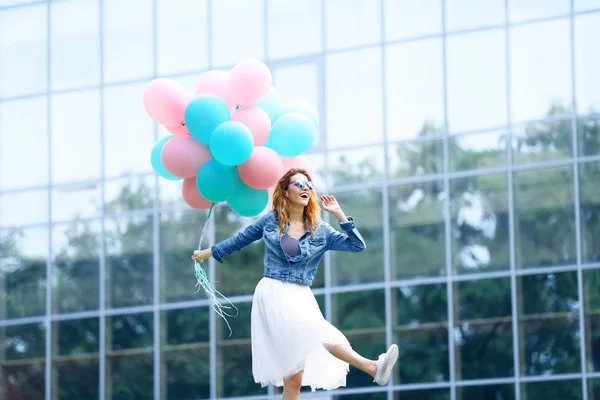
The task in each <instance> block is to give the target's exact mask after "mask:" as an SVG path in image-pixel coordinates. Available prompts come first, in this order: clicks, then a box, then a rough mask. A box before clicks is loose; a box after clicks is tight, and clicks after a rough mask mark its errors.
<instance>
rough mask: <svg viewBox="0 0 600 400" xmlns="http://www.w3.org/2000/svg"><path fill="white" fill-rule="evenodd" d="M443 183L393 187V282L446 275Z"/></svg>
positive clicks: (391, 236) (391, 189)
mask: <svg viewBox="0 0 600 400" xmlns="http://www.w3.org/2000/svg"><path fill="white" fill-rule="evenodd" d="M443 188H444V184H443V182H442V181H432V182H423V183H418V184H411V185H399V186H392V187H390V245H391V251H392V257H391V258H392V279H405V278H412V277H419V276H441V275H445V274H446V267H445V265H446V256H445V245H444V240H445V237H446V234H445V227H444V217H443V215H442V210H443V198H444V197H445V193H444V192H443V190H444V189H443Z"/></svg>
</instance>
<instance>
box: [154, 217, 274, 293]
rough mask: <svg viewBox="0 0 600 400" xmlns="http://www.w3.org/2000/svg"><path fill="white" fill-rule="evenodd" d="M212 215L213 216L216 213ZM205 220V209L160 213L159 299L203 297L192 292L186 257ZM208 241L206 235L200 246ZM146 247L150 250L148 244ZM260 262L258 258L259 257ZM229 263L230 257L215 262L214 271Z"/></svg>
mask: <svg viewBox="0 0 600 400" xmlns="http://www.w3.org/2000/svg"><path fill="white" fill-rule="evenodd" d="M217 211H218V209H216V210H214V212H215V213H216V212H217ZM214 217H216V215H215V216H214ZM214 217H213V218H214ZM205 221H206V213H205V212H198V211H193V210H186V211H174V212H165V211H163V212H161V215H160V232H159V237H160V284H161V285H160V287H161V302H175V301H185V300H199V299H204V298H205V297H204V293H201V292H199V293H196V291H197V290H198V288H197V287H195V286H194V285H195V284H196V278H195V275H194V262H193V261H192V260H191V259H190V257H191V255H192V253H193V251H194V250H195V249H196V246H198V239H199V236H200V232H201V229H202V227H203V226H204V222H205ZM222 224H223V227H228V226H229V225H228V224H226V223H224V222H223V223H222ZM215 225H216V223H215ZM209 244H210V243H209V242H208V238H206V239H205V241H204V243H202V246H203V248H207V247H208V246H209ZM147 249H148V250H150V247H148V248H147ZM246 250H248V249H246ZM257 260H258V259H257ZM260 262H262V257H260ZM230 263H231V260H229V259H228V260H227V262H226V263H225V264H223V265H219V268H217V270H219V269H220V268H222V267H225V266H226V265H228V264H230ZM207 264H208V263H207V262H205V263H203V268H204V269H205V270H206V269H207ZM248 265H254V264H248ZM259 265H262V264H256V269H260V271H262V268H260V267H259ZM247 269H250V268H244V269H242V270H236V271H235V274H238V273H240V272H244V271H246V270H247ZM225 276H227V278H230V277H232V278H233V277H235V276H236V275H233V276H232V275H231V274H230V275H225ZM226 282H227V281H226ZM226 282H218V283H217V284H216V287H217V289H218V290H219V291H220V292H223V289H224V287H223V286H224V285H225V284H226ZM233 287H235V286H233ZM251 293H252V292H251Z"/></svg>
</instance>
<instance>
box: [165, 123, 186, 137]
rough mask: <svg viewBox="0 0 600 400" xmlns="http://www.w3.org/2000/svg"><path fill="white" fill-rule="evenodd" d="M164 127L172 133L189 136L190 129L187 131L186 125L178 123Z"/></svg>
mask: <svg viewBox="0 0 600 400" xmlns="http://www.w3.org/2000/svg"><path fill="white" fill-rule="evenodd" d="M165 129H166V130H168V131H169V132H171V133H172V134H174V135H180V136H190V135H191V134H190V131H188V129H187V126H185V123H184V124H179V125H175V126H165Z"/></svg>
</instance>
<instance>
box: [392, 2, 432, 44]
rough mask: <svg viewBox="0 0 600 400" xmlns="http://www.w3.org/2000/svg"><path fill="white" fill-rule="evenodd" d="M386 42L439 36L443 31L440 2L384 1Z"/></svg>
mask: <svg viewBox="0 0 600 400" xmlns="http://www.w3.org/2000/svg"><path fill="white" fill-rule="evenodd" d="M384 1H385V2H384V7H385V40H388V41H390V40H398V39H404V38H408V37H413V36H426V35H434V34H438V33H440V32H441V31H442V2H441V1H440V0H420V1H419V2H415V1H413V0H384Z"/></svg>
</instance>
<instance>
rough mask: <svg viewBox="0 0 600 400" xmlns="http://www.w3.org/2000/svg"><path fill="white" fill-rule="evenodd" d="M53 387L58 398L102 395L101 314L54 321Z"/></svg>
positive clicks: (87, 397)
mask: <svg viewBox="0 0 600 400" xmlns="http://www.w3.org/2000/svg"><path fill="white" fill-rule="evenodd" d="M52 325H53V330H52V335H53V340H54V341H55V342H57V346H56V347H55V348H54V351H53V357H52V358H53V360H52V361H53V362H52V364H53V365H52V380H53V382H54V384H53V386H52V391H53V392H54V396H56V398H65V397H66V398H80V399H91V398H97V397H98V384H99V379H98V377H99V371H98V368H99V364H98V351H99V343H100V336H99V335H100V333H99V321H98V318H88V319H77V320H69V321H59V322H54V323H53V324H52Z"/></svg>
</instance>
